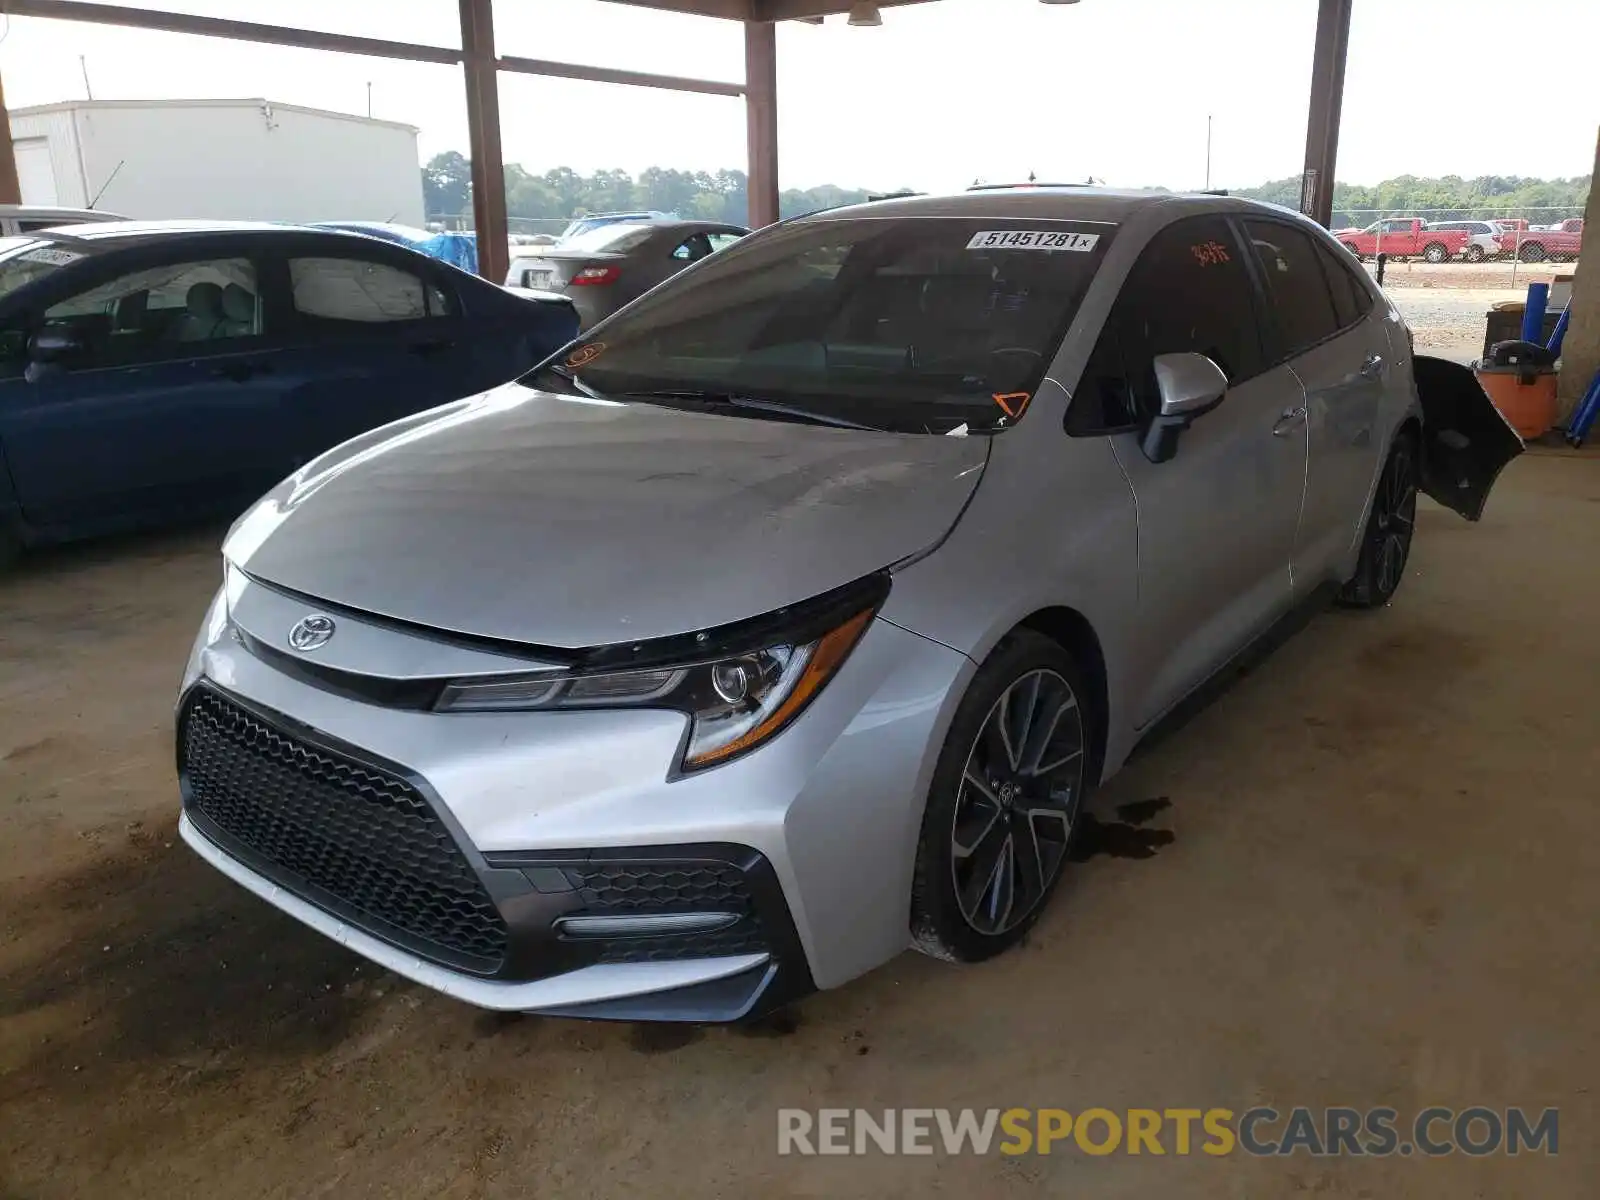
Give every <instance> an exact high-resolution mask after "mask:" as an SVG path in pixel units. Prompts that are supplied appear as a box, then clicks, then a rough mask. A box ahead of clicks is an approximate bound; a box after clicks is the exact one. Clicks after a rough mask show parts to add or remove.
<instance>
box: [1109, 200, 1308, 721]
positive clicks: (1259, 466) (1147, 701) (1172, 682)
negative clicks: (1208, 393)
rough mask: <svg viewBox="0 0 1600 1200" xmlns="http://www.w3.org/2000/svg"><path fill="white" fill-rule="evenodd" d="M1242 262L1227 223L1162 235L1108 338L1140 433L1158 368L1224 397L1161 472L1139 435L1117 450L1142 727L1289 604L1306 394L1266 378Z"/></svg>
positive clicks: (1136, 273) (1286, 375) (1119, 442)
mask: <svg viewBox="0 0 1600 1200" xmlns="http://www.w3.org/2000/svg"><path fill="white" fill-rule="evenodd" d="M1246 252H1247V251H1246V250H1245V248H1244V247H1243V246H1241V245H1240V243H1239V242H1238V240H1237V239H1236V237H1235V236H1234V232H1233V229H1232V228H1231V227H1230V226H1229V224H1228V223H1227V222H1226V221H1225V220H1223V219H1222V218H1220V217H1193V218H1189V219H1186V220H1182V221H1178V222H1176V223H1174V224H1173V225H1170V226H1168V227H1167V228H1166V229H1164V230H1163V231H1162V232H1161V233H1159V234H1157V235H1156V237H1155V238H1154V239H1153V240H1152V241H1151V243H1150V245H1149V246H1147V247H1146V248H1145V250H1144V252H1143V254H1142V255H1141V256H1140V258H1139V261H1138V262H1137V263H1136V264H1135V266H1134V268H1133V272H1132V273H1131V275H1130V276H1129V278H1128V281H1127V283H1126V284H1125V285H1124V287H1123V290H1122V293H1121V295H1120V296H1119V298H1118V300H1117V303H1116V305H1115V307H1114V308H1113V310H1112V313H1111V316H1110V318H1109V319H1108V322H1107V329H1106V332H1105V334H1104V335H1103V336H1104V337H1111V338H1114V339H1116V340H1117V341H1118V342H1119V343H1120V348H1119V350H1118V352H1117V355H1116V356H1117V357H1119V358H1120V359H1121V361H1122V362H1123V363H1124V365H1125V369H1126V370H1127V372H1128V378H1129V380H1130V382H1131V384H1132V392H1133V395H1134V399H1135V402H1136V404H1137V406H1138V408H1139V409H1140V411H1141V415H1142V416H1143V417H1145V418H1146V419H1148V417H1149V415H1150V414H1152V413H1154V412H1155V411H1156V409H1157V408H1158V407H1159V404H1160V397H1159V394H1158V393H1157V391H1156V384H1155V374H1154V369H1153V366H1152V360H1153V358H1154V357H1155V356H1156V355H1158V354H1170V353H1179V352H1183V351H1192V352H1195V353H1199V354H1204V355H1206V356H1207V357H1208V358H1210V359H1211V360H1212V361H1214V362H1215V363H1216V364H1217V365H1218V366H1219V367H1221V368H1222V370H1223V373H1224V374H1225V375H1227V377H1228V380H1229V384H1230V386H1229V388H1228V392H1227V394H1226V395H1225V396H1224V398H1223V400H1222V402H1221V404H1219V405H1218V406H1217V407H1216V408H1215V409H1213V410H1212V411H1210V412H1208V413H1205V414H1204V415H1202V416H1200V417H1198V418H1196V420H1195V421H1194V423H1193V425H1191V426H1190V427H1189V428H1188V429H1187V430H1185V431H1184V433H1183V434H1182V437H1181V438H1180V441H1179V444H1178V450H1177V454H1176V455H1175V456H1174V457H1173V458H1172V459H1170V460H1168V461H1166V462H1161V463H1154V462H1151V461H1150V460H1149V459H1148V458H1147V457H1146V456H1145V454H1144V451H1143V450H1142V449H1141V447H1140V439H1139V435H1138V434H1137V433H1126V434H1122V435H1119V436H1118V437H1117V438H1116V439H1115V441H1114V442H1113V445H1114V446H1115V448H1116V453H1117V458H1118V461H1119V462H1121V464H1122V468H1123V470H1124V472H1125V473H1126V475H1127V478H1128V482H1129V484H1130V486H1131V487H1132V489H1133V493H1134V497H1135V500H1136V502H1137V508H1138V524H1139V533H1138V549H1139V599H1138V605H1139V611H1138V637H1137V644H1136V647H1135V651H1136V654H1137V656H1138V659H1139V670H1138V680H1139V683H1138V684H1137V685H1136V686H1137V688H1138V695H1137V698H1136V710H1137V712H1138V718H1137V720H1138V724H1139V725H1140V726H1141V727H1143V726H1145V725H1148V724H1149V723H1150V722H1152V721H1153V720H1155V719H1156V718H1157V717H1159V716H1161V715H1162V714H1163V713H1164V712H1166V711H1167V710H1168V709H1170V708H1171V707H1172V706H1173V705H1174V704H1176V703H1177V702H1178V701H1179V700H1181V699H1182V698H1183V697H1184V696H1185V695H1186V694H1187V693H1188V692H1189V691H1191V690H1192V689H1193V688H1194V687H1195V686H1197V685H1198V684H1199V683H1201V682H1203V681H1204V680H1205V678H1206V677H1207V676H1209V675H1210V674H1211V673H1212V672H1213V671H1215V670H1216V669H1217V668H1218V667H1219V666H1221V665H1222V664H1223V663H1224V662H1226V661H1227V660H1228V659H1229V658H1230V657H1231V656H1232V655H1233V654H1235V653H1236V652H1237V651H1238V650H1239V649H1241V648H1242V647H1243V646H1244V645H1246V644H1247V643H1248V642H1249V641H1250V640H1251V639H1252V638H1254V637H1255V636H1256V635H1258V634H1260V633H1261V632H1263V631H1264V630H1265V629H1267V628H1268V627H1269V626H1270V625H1271V624H1272V622H1273V621H1274V620H1275V619H1276V618H1277V617H1278V616H1280V615H1281V614H1282V613H1283V612H1285V611H1286V610H1287V609H1288V607H1289V605H1290V602H1291V590H1290V576H1289V563H1290V557H1291V555H1292V553H1293V550H1294V535H1295V526H1296V524H1297V522H1298V520H1299V516H1300V502H1301V496H1302V491H1303V486H1304V482H1305V468H1306V444H1305V425H1304V422H1303V421H1298V422H1297V421H1295V420H1294V419H1293V413H1294V412H1295V410H1297V409H1299V408H1300V407H1301V406H1302V405H1303V403H1304V393H1303V392H1302V390H1301V388H1300V385H1299V382H1298V381H1297V380H1296V379H1295V377H1294V375H1293V373H1292V372H1290V371H1289V370H1288V369H1287V368H1283V367H1279V368H1276V369H1272V370H1266V369H1264V363H1265V358H1264V354H1263V349H1262V345H1261V341H1260V338H1259V335H1258V328H1259V323H1260V322H1259V319H1258V314H1257V313H1256V311H1255V300H1254V296H1253V293H1252V290H1251V278H1250V274H1249V272H1248V270H1247V268H1246V262H1245V257H1244V256H1245V253H1246Z"/></svg>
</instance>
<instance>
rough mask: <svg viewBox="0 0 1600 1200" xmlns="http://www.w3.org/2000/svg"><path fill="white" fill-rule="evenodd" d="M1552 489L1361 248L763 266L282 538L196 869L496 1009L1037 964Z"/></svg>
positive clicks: (230, 613)
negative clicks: (1222, 700) (1079, 866)
mask: <svg viewBox="0 0 1600 1200" xmlns="http://www.w3.org/2000/svg"><path fill="white" fill-rule="evenodd" d="M1521 448H1522V443H1521V442H1520V440H1519V439H1518V438H1517V437H1516V435H1515V434H1514V433H1512V432H1511V430H1510V428H1509V426H1507V425H1506V423H1505V421H1504V420H1503V419H1502V418H1501V417H1500V415H1499V414H1498V413H1497V412H1496V411H1495V409H1494V408H1493V406H1492V405H1491V404H1490V403H1489V401H1488V398H1487V397H1486V396H1485V395H1484V393H1483V391H1482V389H1481V388H1480V387H1479V386H1478V384H1477V382H1476V381H1475V379H1474V378H1473V376H1472V374H1471V372H1469V371H1468V370H1467V369H1466V368H1464V367H1460V366H1457V365H1455V364H1453V363H1447V362H1442V361H1439V360H1434V359H1428V358H1417V357H1414V355H1413V351H1412V344H1411V338H1410V335H1409V332H1408V330H1407V329H1406V327H1405V325H1404V323H1403V321H1402V320H1401V317H1400V314H1399V313H1398V312H1397V311H1396V310H1395V309H1394V308H1393V307H1392V306H1391V305H1390V303H1389V302H1388V300H1387V299H1385V297H1384V296H1383V294H1382V293H1381V292H1380V291H1379V290H1378V289H1377V288H1376V286H1375V285H1374V284H1373V283H1372V282H1371V281H1370V280H1369V279H1368V278H1367V277H1366V274H1365V272H1363V271H1361V270H1359V269H1358V268H1356V267H1355V266H1354V264H1352V263H1351V262H1350V260H1349V259H1348V257H1347V256H1346V255H1344V254H1343V253H1341V252H1340V250H1339V246H1338V243H1337V242H1335V241H1334V240H1333V239H1331V238H1330V237H1329V236H1328V235H1327V234H1326V233H1325V232H1324V231H1322V230H1321V229H1320V228H1318V227H1317V226H1316V225H1314V224H1312V223H1311V222H1309V221H1307V220H1305V219H1303V218H1301V217H1298V216H1297V215H1295V214H1292V213H1289V212H1287V211H1285V210H1283V209H1279V208H1275V207H1271V206H1268V205H1264V204H1256V203H1252V202H1249V201H1243V200H1229V199H1220V198H1212V197H1173V196H1169V195H1165V194H1143V195H1140V194H1136V195H1132V196H1130V195H1129V194H1127V193H1107V192H1093V191H1087V190H1081V189H1073V190H1071V191H1066V190H1058V191H1052V190H1048V189H1026V190H1016V191H1012V192H998V191H991V192H984V193H967V194H960V195H956V196H953V197H926V198H918V199H907V200H900V201H889V202H886V203H880V204H875V205H872V206H870V207H869V208H854V209H851V208H845V209H834V210H830V211H828V212H824V213H820V214H817V215H816V216H813V217H807V218H801V219H798V220H793V221H789V222H785V223H783V224H780V225H776V226H772V227H769V228H767V229H765V230H762V231H761V232H759V233H755V234H752V235H751V236H750V237H749V238H747V239H745V240H743V241H742V242H740V243H739V244H738V245H737V246H735V247H733V248H732V249H730V250H727V251H725V252H723V253H720V254H717V255H716V256H714V257H712V258H711V259H710V260H709V261H707V262H705V263H704V264H702V265H701V266H699V267H697V268H696V269H695V270H693V271H688V272H685V273H683V274H682V275H680V276H677V277H676V278H674V279H671V280H669V281H668V282H667V283H665V284H663V285H662V286H661V287H660V288H658V289H656V290H655V291H653V292H651V293H650V294H649V295H648V296H646V297H644V298H642V299H641V300H639V301H638V302H637V303H635V304H633V305H630V306H629V307H628V308H627V309H625V310H623V311H622V312H620V313H618V314H617V315H616V316H615V317H613V318H611V319H610V320H608V321H605V322H604V323H602V324H601V325H600V326H599V327H597V328H596V329H595V330H594V331H593V333H592V335H591V336H590V337H589V338H588V339H586V340H585V341H583V342H581V343H580V344H579V345H578V346H576V347H575V348H574V349H573V350H571V351H570V352H569V353H567V354H565V355H563V356H561V357H559V358H556V359H552V360H551V361H550V362H549V363H548V364H546V365H545V366H544V367H542V368H541V369H540V370H539V371H537V372H535V373H534V374H532V375H531V376H529V377H526V378H524V379H522V380H520V381H518V382H516V383H512V384H508V385H506V386H505V387H503V388H500V389H497V390H495V391H493V392H491V393H489V394H488V395H487V396H484V397H480V398H477V399H471V400H465V401H462V402H460V403H458V404H455V405H451V406H449V407H447V408H444V409H441V410H439V411H438V412H434V413H429V414H425V415H421V416H418V417H414V418H411V419H410V420H407V421H404V422H401V423H399V424H397V425H395V426H391V427H389V428H387V429H384V430H378V431H375V432H373V433H371V434H369V435H367V436H365V437H362V438H358V439H356V440H355V441H353V442H350V443H349V444H347V445H345V446H342V447H340V448H338V449H336V450H334V451H332V452H330V453H329V454H327V455H325V456H323V457H322V458H320V459H318V460H316V461H315V462H312V463H310V464H308V465H307V466H306V467H305V468H303V469H302V470H301V471H299V472H298V473H296V475H295V476H294V477H293V478H292V479H289V480H287V481H285V482H284V483H282V484H280V485H279V486H278V487H276V488H274V489H273V490H272V491H271V492H270V493H268V495H267V496H266V497H265V499H264V500H263V501H262V502H261V503H260V504H259V505H257V506H256V507H255V508H254V509H252V510H251V511H250V512H248V513H247V514H246V515H245V516H244V517H243V518H241V519H240V521H239V522H238V524H237V525H236V526H235V528H234V530H233V532H232V534H231V536H230V537H229V538H228V540H227V543H226V545H225V546H224V558H225V568H224V576H225V578H224V582H223V585H222V588H221V590H220V591H219V592H218V595H217V597H216V599H215V601H214V603H213V605H212V607H211V610H210V613H209V614H208V615H207V617H206V618H205V622H204V624H203V627H202V629H201V632H200V634H199V636H198V638H197V640H196V643H195V646H194V650H193V654H192V656H191V658H190V660H189V663H188V666H187V669H186V670H185V672H184V679H183V684H182V691H181V695H180V699H179V717H178V726H177V742H178V764H179V773H180V781H181V788H182V796H183V811H182V816H181V820H180V829H181V832H182V836H183V838H184V840H185V841H186V842H187V843H188V844H189V845H190V846H191V847H193V848H194V850H195V851H196V852H198V853H199V854H200V855H201V856H202V857H204V858H205V859H206V860H207V861H208V862H210V863H212V864H213V865H214V866H216V867H217V868H218V869H219V870H221V871H223V872H225V873H226V874H227V875H229V876H230V877H231V878H233V879H235V880H237V881H238V882H239V883H241V884H242V885H244V886H245V887H247V888H249V889H250V890H251V891H253V892H255V893H256V894H257V895H258V896H260V897H262V898H263V899H265V900H267V901H268V902H269V903H271V904H274V905H276V906H278V907H279V908H281V909H283V910H284V911H285V912H287V913H289V914H290V915H292V916H294V917H295V918H297V919H298V920H300V921H302V922H304V923H305V924H307V925H309V926H311V927H312V928H313V929H316V930H318V931H320V932H322V933H325V934H327V935H329V936H331V937H335V938H337V939H338V941H339V942H340V943H341V944H343V945H344V946H346V947H348V948H350V949H352V950H354V951H356V952H357V953H359V954H362V955H365V956H367V957H369V958H371V959H373V960H375V961H377V962H379V963H382V964H383V965H384V966H386V967H388V968H390V969H392V970H394V971H395V972H397V973H399V974H401V975H403V976H406V977H407V978H410V979H412V980H416V981H418V982H421V983H423V984H426V985H428V986H431V987H435V988H438V989H441V990H443V991H446V992H448V993H449V994H450V995H452V996H455V997H457V998H459V999H462V1000H466V1001H468V1002H470V1003H473V1004H477V1005H482V1006H484V1007H487V1008H493V1009H508V1010H517V1011H538V1012H545V1013H557V1014H565V1015H580V1016H603V1017H614V1018H628V1019H684V1020H697V1021H699V1020H728V1019H735V1018H740V1017H744V1016H748V1015H751V1014H755V1013H759V1012H762V1011H764V1010H766V1009H769V1008H771V1007H772V1006H774V1005H776V1004H780V1003H783V1002H785V1001H787V1000H789V999H792V998H793V997H795V996H796V995H799V994H801V993H803V992H805V991H808V990H809V989H811V988H813V987H834V986H837V985H839V984H842V983H844V982H845V981H847V980H849V979H851V978H853V977H854V976H857V975H859V974H861V973H862V972H864V971H867V970H869V969H871V968H873V967H875V966H877V965H878V964H880V963H882V962H884V961H886V960H887V959H889V958H892V957H893V956H895V955H896V954H898V953H900V951H902V950H903V949H905V948H906V947H907V946H916V947H917V948H919V949H922V950H925V951H927V952H928V953H930V954H933V955H935V956H937V957H940V958H944V959H950V960H956V961H963V962H971V961H976V960H979V959H984V958H987V957H989V956H991V955H993V954H996V953H998V952H1000V951H1002V950H1004V949H1006V948H1007V947H1009V946H1012V945H1014V944H1015V943H1016V942H1017V941H1018V940H1019V939H1020V938H1021V937H1022V936H1023V934H1024V933H1025V932H1026V931H1027V929H1028V928H1029V926H1030V925H1031V924H1032V922H1033V921H1034V920H1035V919H1036V918H1037V917H1038V915H1039V913H1040V911H1041V909H1042V907H1043V906H1044V903H1045V901H1046V899H1047V897H1048V896H1049V894H1050V892H1051V890H1052V888H1053V887H1054V886H1055V885H1056V883H1057V882H1058V881H1059V879H1060V877H1061V875H1062V873H1063V871H1064V869H1065V866H1066V863H1067V862H1068V861H1069V857H1070V856H1069V848H1070V843H1071V839H1072V837H1073V834H1074V832H1075V831H1076V830H1078V828H1079V826H1080V823H1081V822H1082V820H1083V816H1082V814H1083V813H1084V811H1085V809H1084V805H1085V803H1086V802H1087V800H1088V798H1089V796H1090V795H1091V794H1092V793H1093V791H1094V788H1095V786H1096V784H1098V783H1099V782H1100V781H1101V780H1103V779H1105V778H1107V777H1109V776H1110V775H1112V774H1114V773H1115V772H1116V770H1117V769H1118V768H1119V767H1120V766H1121V765H1122V763H1123V762H1124V760H1125V759H1126V758H1127V756H1128V754H1129V752H1130V751H1131V750H1132V748H1133V747H1134V746H1135V744H1136V743H1138V741H1139V740H1140V738H1141V737H1143V736H1144V735H1145V734H1146V733H1147V732H1148V731H1150V730H1151V729H1153V728H1155V727H1156V726H1157V724H1158V722H1159V721H1160V720H1161V718H1162V717H1163V716H1164V715H1166V714H1169V713H1171V712H1173V711H1174V709H1175V708H1176V707H1177V706H1178V705H1180V704H1181V703H1182V702H1183V701H1184V700H1185V699H1186V698H1188V697H1191V696H1193V695H1194V694H1195V692H1196V689H1198V688H1200V687H1201V686H1202V685H1203V684H1204V683H1205V682H1206V681H1207V680H1208V679H1209V678H1212V677H1213V676H1215V675H1216V674H1217V673H1218V672H1220V671H1223V670H1224V669H1225V668H1226V666H1227V664H1228V663H1229V662H1230V661H1231V660H1233V659H1234V658H1235V657H1236V656H1237V655H1239V654H1241V653H1242V652H1243V651H1244V650H1245V649H1246V647H1248V646H1249V645H1250V644H1251V643H1252V642H1253V641H1254V640H1255V639H1257V638H1259V637H1261V636H1263V635H1264V634H1266V633H1267V631H1268V630H1269V629H1271V628H1272V627H1273V626H1274V624H1275V623H1276V622H1277V621H1278V620H1279V619H1280V618H1282V617H1284V616H1285V615H1286V614H1289V613H1291V612H1292V611H1294V610H1295V609H1296V607H1297V606H1299V605H1302V604H1307V603H1310V602H1312V601H1313V600H1315V599H1316V598H1317V597H1319V596H1323V595H1327V594H1329V593H1334V592H1336V593H1337V594H1338V595H1339V596H1340V597H1342V598H1343V600H1344V601H1345V602H1346V603H1347V604H1350V605H1354V606H1358V607H1363V608H1375V609H1380V610H1381V609H1382V608H1383V606H1384V605H1385V604H1386V603H1388V601H1389V600H1390V599H1391V598H1392V597H1393V596H1394V595H1395V592H1396V589H1397V588H1398V587H1399V586H1400V583H1401V580H1402V578H1403V576H1404V571H1405V566H1406V562H1407V555H1408V553H1409V550H1410V546H1411V540H1412V535H1413V528H1414V516H1415V511H1416V505H1417V493H1418V490H1419V489H1421V490H1425V491H1427V492H1428V493H1429V494H1430V495H1432V496H1434V497H1435V498H1436V499H1437V500H1438V501H1439V502H1440V503H1441V504H1444V505H1446V506H1448V507H1450V508H1452V509H1455V510H1456V511H1458V512H1460V513H1462V514H1463V515H1465V516H1466V517H1468V518H1469V519H1471V518H1476V517H1477V516H1478V515H1479V514H1480V513H1481V511H1482V508H1483V505H1484V502H1485V500H1486V498H1487V496H1488V493H1489V490H1490V487H1491V485H1492V483H1493V481H1494V479H1495V476H1496V474H1497V473H1498V471H1499V470H1500V468H1501V467H1502V466H1503V465H1504V464H1505V462H1506V461H1508V460H1509V459H1510V458H1511V457H1512V456H1514V455H1515V454H1517V453H1518V452H1519V451H1520V450H1521Z"/></svg>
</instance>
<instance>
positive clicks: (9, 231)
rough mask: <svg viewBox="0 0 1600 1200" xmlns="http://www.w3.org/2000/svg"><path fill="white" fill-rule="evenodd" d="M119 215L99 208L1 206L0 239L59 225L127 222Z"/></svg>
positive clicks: (26, 205) (32, 205)
mask: <svg viewBox="0 0 1600 1200" xmlns="http://www.w3.org/2000/svg"><path fill="white" fill-rule="evenodd" d="M127 219H128V218H126V217H124V216H120V215H119V214H117V213H108V212H103V211H102V210H100V209H98V208H55V207H50V206H45V205H38V204H0V237H12V236H14V235H16V234H19V233H32V232H34V231H35V230H37V229H53V228H55V227H56V226H58V225H86V224H88V223H89V222H91V221H126V220H127Z"/></svg>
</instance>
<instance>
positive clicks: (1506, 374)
mask: <svg viewBox="0 0 1600 1200" xmlns="http://www.w3.org/2000/svg"><path fill="white" fill-rule="evenodd" d="M1473 371H1474V373H1475V374H1476V375H1477V376H1478V383H1479V384H1480V385H1481V386H1482V388H1483V390H1484V392H1486V393H1487V394H1488V396H1489V399H1490V400H1491V401H1492V402H1493V403H1494V406H1495V407H1496V408H1498V409H1499V410H1500V415H1501V416H1503V417H1504V418H1505V419H1506V421H1507V422H1508V423H1509V424H1510V426H1511V428H1513V429H1515V430H1516V431H1517V433H1519V434H1520V435H1521V436H1522V437H1523V438H1525V439H1526V438H1536V437H1538V436H1539V435H1540V434H1542V433H1545V432H1547V431H1548V430H1549V429H1550V428H1551V427H1552V426H1554V425H1555V423H1556V417H1557V415H1558V413H1559V411H1560V410H1559V408H1558V407H1557V405H1556V372H1555V368H1554V367H1496V366H1493V365H1490V364H1488V363H1482V362H1479V363H1474V364H1473Z"/></svg>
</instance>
